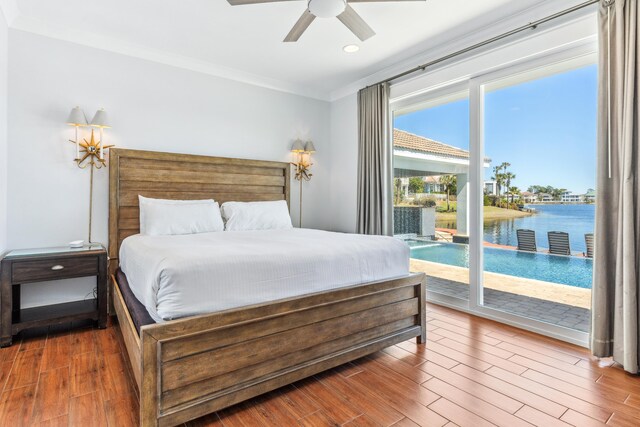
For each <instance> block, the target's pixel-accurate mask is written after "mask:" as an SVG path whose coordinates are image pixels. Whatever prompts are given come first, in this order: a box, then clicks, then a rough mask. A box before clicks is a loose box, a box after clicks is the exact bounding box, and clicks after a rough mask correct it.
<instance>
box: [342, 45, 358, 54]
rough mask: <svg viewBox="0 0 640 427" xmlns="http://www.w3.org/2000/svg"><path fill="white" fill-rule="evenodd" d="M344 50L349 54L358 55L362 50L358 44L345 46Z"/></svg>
mask: <svg viewBox="0 0 640 427" xmlns="http://www.w3.org/2000/svg"><path fill="white" fill-rule="evenodd" d="M342 50H344V51H345V52H347V53H356V52H357V51H359V50H360V46H358V45H357V44H348V45H346V46H344V47H343V48H342Z"/></svg>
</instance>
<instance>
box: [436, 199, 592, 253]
mask: <svg viewBox="0 0 640 427" xmlns="http://www.w3.org/2000/svg"><path fill="white" fill-rule="evenodd" d="M527 207H528V208H533V209H535V210H536V214H534V215H531V216H528V217H524V218H514V219H505V220H495V221H485V223H484V240H485V241H487V242H491V243H496V244H499V245H509V246H518V238H517V236H516V230H517V229H519V228H526V229H529V230H535V232H536V243H537V245H538V247H539V248H548V247H549V241H548V240H547V232H548V231H565V232H567V233H569V243H570V244H571V251H572V252H585V251H586V246H585V242H584V235H585V234H586V233H593V229H594V223H595V209H596V207H595V205H593V204H591V205H529V206H527ZM445 225H446V226H447V227H448V228H455V224H438V226H443V227H444V226H445Z"/></svg>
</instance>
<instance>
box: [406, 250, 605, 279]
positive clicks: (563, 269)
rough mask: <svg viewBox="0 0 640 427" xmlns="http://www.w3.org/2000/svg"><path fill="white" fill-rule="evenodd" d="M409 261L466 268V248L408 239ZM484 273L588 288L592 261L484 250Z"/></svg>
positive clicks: (467, 258) (511, 251)
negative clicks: (419, 260) (411, 259)
mask: <svg viewBox="0 0 640 427" xmlns="http://www.w3.org/2000/svg"><path fill="white" fill-rule="evenodd" d="M406 243H407V244H408V245H409V246H410V247H411V258H415V259H421V260H424V261H431V262H437V263H440V264H448V265H455V266H457V267H467V268H468V267H469V246H468V245H463V244H456V243H440V242H423V241H418V240H407V241H406ZM484 270H485V271H490V272H492V273H500V274H507V275H510V276H516V277H525V278H528V279H535V280H542V281H544V282H552V283H559V284H562V285H569V286H576V287H579V288H586V289H591V277H592V274H593V261H592V260H591V259H588V258H580V257H569V256H559V255H549V254H543V253H533V252H522V251H516V250H509V249H499V248H490V247H485V248H484Z"/></svg>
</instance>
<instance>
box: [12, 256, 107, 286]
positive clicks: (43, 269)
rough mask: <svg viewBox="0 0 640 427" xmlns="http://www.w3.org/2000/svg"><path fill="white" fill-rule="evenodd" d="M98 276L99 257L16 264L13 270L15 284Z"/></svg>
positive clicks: (51, 259) (50, 259)
mask: <svg viewBox="0 0 640 427" xmlns="http://www.w3.org/2000/svg"><path fill="white" fill-rule="evenodd" d="M96 274H98V257H97V256H87V257H81V258H58V259H56V258H49V259H46V260H41V261H22V262H14V263H13V268H12V270H11V281H12V282H13V283H23V282H38V281H41V280H50V279H62V278H66V277H82V276H94V275H96Z"/></svg>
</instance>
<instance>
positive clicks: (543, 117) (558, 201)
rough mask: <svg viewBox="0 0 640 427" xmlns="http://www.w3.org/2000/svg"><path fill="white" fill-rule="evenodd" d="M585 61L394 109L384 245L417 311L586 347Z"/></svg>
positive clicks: (588, 151) (543, 61) (590, 100)
mask: <svg viewBox="0 0 640 427" xmlns="http://www.w3.org/2000/svg"><path fill="white" fill-rule="evenodd" d="M595 63H596V58H595V53H594V52H590V51H588V50H587V51H585V50H584V49H583V50H581V51H580V52H562V53H559V54H556V55H549V56H546V57H545V58H537V59H533V60H528V61H522V62H521V63H519V64H516V65H513V66H510V67H508V68H504V69H501V70H498V71H492V72H491V73H487V74H483V75H479V76H476V77H473V78H470V79H468V80H467V81H466V82H464V83H460V82H457V83H455V84H453V85H451V86H444V87H442V86H441V87H439V88H438V89H437V90H433V91H430V92H425V93H423V94H422V95H420V96H419V97H416V98H415V99H408V100H405V101H401V102H396V103H395V104H394V105H393V106H392V107H393V108H392V109H393V111H394V117H393V120H394V123H393V125H394V189H395V191H394V199H395V200H394V201H395V207H394V224H395V234H396V236H397V237H398V238H402V239H404V240H406V241H407V243H408V244H409V245H410V246H411V258H412V260H411V267H412V270H413V271H424V272H425V273H426V274H427V276H428V280H427V289H428V292H427V298H428V299H430V300H432V301H435V302H438V303H442V304H446V305H449V306H455V307H460V308H462V309H465V310H469V311H472V312H476V313H479V314H482V315H484V316H486V317H490V318H494V319H497V320H501V321H504V322H507V323H511V324H515V325H518V326H522V327H526V328H529V329H531V330H535V331H538V332H543V333H547V334H549V335H553V336H556V337H560V338H564V339H567V340H570V341H573V342H576V343H585V342H586V341H587V340H588V332H589V324H590V301H591V276H592V259H591V257H592V247H593V240H594V238H597V236H594V234H593V232H594V230H593V224H594V212H595V206H594V203H595V193H596V189H595V176H596V170H595V153H596V146H595V143H596V110H597V99H596V98H597V67H596V65H595Z"/></svg>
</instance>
